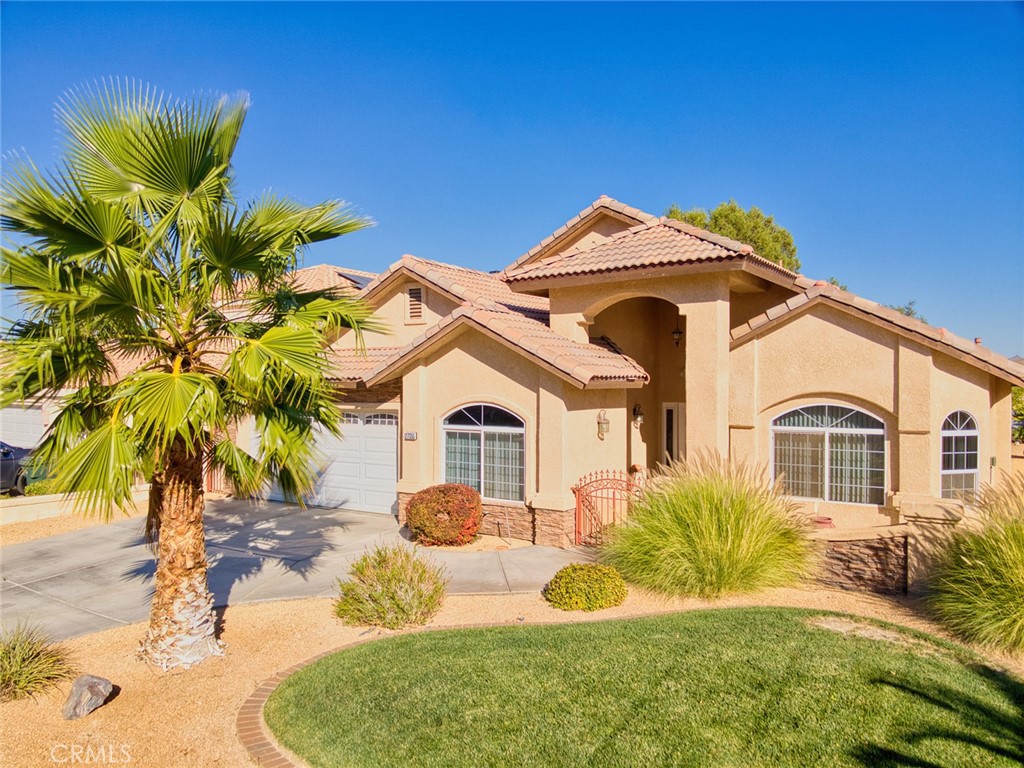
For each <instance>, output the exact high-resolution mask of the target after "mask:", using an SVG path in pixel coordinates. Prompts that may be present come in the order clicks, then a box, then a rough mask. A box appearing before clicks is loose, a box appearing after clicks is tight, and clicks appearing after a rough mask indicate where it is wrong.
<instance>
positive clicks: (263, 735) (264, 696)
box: [235, 605, 1015, 768]
mask: <svg viewBox="0 0 1024 768" xmlns="http://www.w3.org/2000/svg"><path fill="white" fill-rule="evenodd" d="M746 607H750V608H767V609H771V608H780V609H783V610H795V611H798V612H802V613H807V614H814V615H821V616H836V617H843V618H849V619H856V620H857V621H860V622H865V623H868V624H871V625H874V626H877V627H882V628H891V629H896V630H898V631H899V632H901V633H904V634H906V635H907V636H908V637H911V638H915V639H917V640H919V641H926V642H929V643H932V644H934V645H936V646H937V647H939V648H943V649H945V650H946V651H947V652H952V654H953V655H954V656H955V657H956V660H957V662H958V663H960V664H967V663H968V659H970V660H971V661H974V662H982V663H986V664H991V663H992V661H991V660H989V659H987V658H986V657H985V656H984V655H983V654H981V653H979V652H978V651H976V650H975V649H973V648H970V647H969V646H966V645H964V644H962V643H959V642H956V641H953V640H950V639H947V638H944V637H940V636H937V635H934V634H931V633H928V632H925V631H922V630H920V629H917V628H915V627H909V626H906V625H904V624H899V623H896V622H892V621H886V620H883V619H877V618H873V617H870V616H862V615H859V614H855V613H847V612H843V611H831V610H823V609H816V608H792V607H787V606H775V605H764V606H746ZM736 608H737V607H736V606H723V607H708V608H700V609H696V610H694V609H687V610H682V611H668V612H661V611H657V612H645V613H638V614H636V615H632V616H626V617H623V616H616V617H608V618H590V619H587V620H585V621H583V622H579V621H573V618H572V617H569V616H567V617H566V620H565V621H555V622H544V623H542V624H531V626H558V625H565V624H573V623H584V624H592V623H603V622H623V621H631V620H634V619H645V618H654V617H659V616H666V615H674V614H682V613H708V612H714V611H721V610H734V609H736ZM512 626H521V625H516V624H510V623H509V622H507V621H504V622H485V623H463V624H446V625H442V626H430V627H417V628H414V629H411V630H404V631H397V632H380V633H378V634H375V635H374V636H372V637H366V638H362V639H358V640H353V641H351V642H348V643H343V644H341V645H339V646H337V647H335V648H332V649H330V650H327V651H324V652H322V653H318V654H316V655H315V656H312V657H310V658H308V659H306V660H304V661H300V662H298V663H297V664H293V665H292V666H290V667H288V668H287V669H283V670H281V671H279V672H276V673H275V674H273V675H272V676H270V677H269V678H267V679H266V680H264V681H263V682H262V683H260V685H259V686H257V687H256V689H255V690H254V691H253V692H252V694H250V695H249V697H248V698H247V699H246V700H245V702H244V703H243V704H242V706H241V707H240V708H239V710H238V715H237V718H236V721H235V732H236V735H237V736H238V739H239V741H240V743H241V744H242V746H243V747H244V748H245V750H246V752H247V754H248V755H249V757H250V758H251V759H252V760H253V762H254V763H255V764H256V765H259V766H265V767H266V768H308V765H307V763H306V762H305V761H304V760H302V759H301V758H300V757H299V756H297V755H295V754H293V753H292V752H291V750H289V749H287V748H286V747H284V746H283V745H282V744H281V743H280V742H278V740H277V738H276V737H275V736H274V735H273V733H272V732H271V731H270V728H269V727H268V726H267V724H266V721H265V719H264V716H263V713H264V707H265V705H266V703H267V701H268V700H269V699H270V697H271V696H272V695H273V693H274V692H275V691H276V690H277V689H278V687H279V686H280V685H281V684H282V683H283V682H284V681H285V680H287V679H288V678H290V677H291V676H292V675H294V674H295V673H297V672H300V671H301V670H303V669H305V668H306V667H309V666H311V665H313V664H315V663H317V662H318V661H321V660H323V659H325V658H327V657H329V656H334V655H336V654H338V653H341V652H343V651H347V650H350V649H352V648H356V647H358V646H361V645H366V644H368V643H373V642H376V641H379V640H387V639H390V638H395V637H401V636H405V635H412V634H424V633H428V632H444V631H452V630H463V629H492V628H507V627H512ZM1009 674H1010V675H1011V677H1013V676H1015V675H1013V673H1009Z"/></svg>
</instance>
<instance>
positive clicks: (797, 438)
mask: <svg viewBox="0 0 1024 768" xmlns="http://www.w3.org/2000/svg"><path fill="white" fill-rule="evenodd" d="M772 470H773V472H774V474H775V477H778V478H781V479H782V482H783V485H784V486H785V488H786V490H787V492H788V493H790V494H791V495H793V496H800V497H803V498H808V499H823V500H825V501H841V502H847V503H851V504H879V505H881V504H884V503H885V488H886V486H885V424H883V423H882V422H881V421H880V420H878V419H876V418H875V417H874V416H871V415H870V414H867V413H864V412H863V411H858V410H856V409H854V408H846V407H844V406H837V405H812V406H807V407H804V408H797V409H795V410H792V411H788V412H787V413H784V414H782V415H781V416H779V417H777V418H776V419H775V420H774V421H772Z"/></svg>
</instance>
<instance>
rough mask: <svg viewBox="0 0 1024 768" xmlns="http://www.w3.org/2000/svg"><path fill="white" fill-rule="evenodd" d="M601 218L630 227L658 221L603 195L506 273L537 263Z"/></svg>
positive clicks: (521, 258)
mask: <svg viewBox="0 0 1024 768" xmlns="http://www.w3.org/2000/svg"><path fill="white" fill-rule="evenodd" d="M601 216H611V217H612V218H615V219H618V220H619V221H622V222H624V223H626V224H630V225H632V224H641V223H647V222H650V221H652V220H655V221H656V220H657V218H658V217H657V216H653V215H651V214H649V213H646V212H644V211H641V210H640V209H639V208H634V207H633V206H631V205H626V204H625V203H620V202H619V201H618V200H613V199H612V198H610V197H608V195H601V196H600V197H599V198H597V200H595V201H594V202H593V203H591V204H590V205H588V206H587V207H586V208H584V209H583V210H582V211H580V212H579V213H577V214H576V215H575V216H573V217H572V218H571V219H569V220H568V221H567V222H565V224H563V225H562V226H561V227H559V228H558V229H556V230H555V231H554V232H552V233H551V234H550V235H548V236H547V237H545V238H544V239H543V240H541V241H540V242H539V243H538V244H537V245H535V246H534V247H533V248H531V249H530V250H528V251H527V252H526V253H524V254H523V255H522V256H520V257H519V258H518V259H516V260H515V261H514V262H513V263H512V264H510V265H509V266H508V268H507V270H506V271H513V270H517V269H521V268H522V267H524V266H526V265H527V264H528V263H529V262H532V261H536V260H537V259H539V258H541V257H542V256H543V255H544V253H545V252H547V251H549V250H551V249H552V248H553V247H554V246H556V245H557V244H558V243H559V242H562V241H563V240H565V239H568V237H567V236H571V235H572V234H573V232H575V231H577V230H579V229H582V228H583V227H585V226H586V225H587V224H589V223H591V222H593V221H595V220H597V219H598V218H600V217H601Z"/></svg>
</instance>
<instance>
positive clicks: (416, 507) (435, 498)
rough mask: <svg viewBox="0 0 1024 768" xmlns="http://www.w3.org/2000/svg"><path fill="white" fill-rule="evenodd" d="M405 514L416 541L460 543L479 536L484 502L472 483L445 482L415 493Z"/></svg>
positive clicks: (438, 543) (443, 543) (455, 544)
mask: <svg viewBox="0 0 1024 768" xmlns="http://www.w3.org/2000/svg"><path fill="white" fill-rule="evenodd" d="M405 514H406V520H405V522H406V525H408V526H409V532H410V533H411V534H412V538H413V540H414V541H417V542H419V543H420V544H426V545H428V546H429V545H433V546H459V545H462V544H468V543H469V542H471V541H473V539H474V538H476V533H477V531H479V530H480V521H481V520H482V519H483V503H482V501H481V500H480V494H479V493H478V492H477V491H475V490H474V489H472V488H470V487H469V486H468V485H459V484H457V483H445V484H443V485H432V486H431V487H429V488H424V489H423V490H422V491H420V492H419V493H417V494H415V495H414V496H413V497H412V498H411V499H410V500H409V506H408V507H407V508H406V511H405Z"/></svg>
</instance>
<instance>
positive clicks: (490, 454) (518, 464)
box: [443, 405, 526, 501]
mask: <svg viewBox="0 0 1024 768" xmlns="http://www.w3.org/2000/svg"><path fill="white" fill-rule="evenodd" d="M443 430H444V480H445V482H446V483H462V484H463V485H468V486H469V487H470V488H476V490H478V491H479V492H480V495H481V496H483V497H484V498H485V499H502V500H505V501H524V500H525V497H526V496H525V494H526V488H525V477H526V456H525V444H526V425H525V424H524V423H523V420H522V419H520V418H519V417H518V416H516V415H515V414H514V413H510V412H508V411H506V410H505V409H504V408H499V407H497V406H496V405H467V406H466V407H465V408H460V409H459V410H457V411H454V412H453V413H451V414H449V415H448V416H447V417H446V418H445V420H444V425H443Z"/></svg>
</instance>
